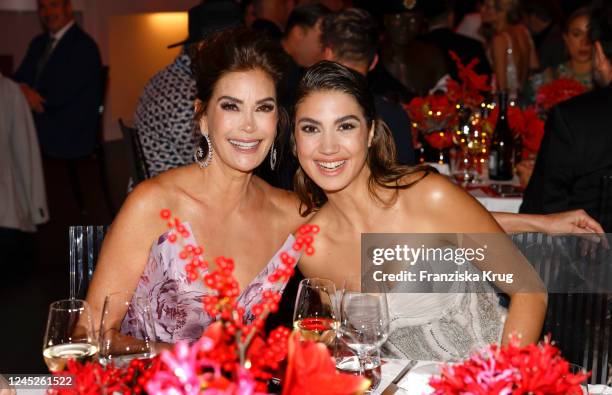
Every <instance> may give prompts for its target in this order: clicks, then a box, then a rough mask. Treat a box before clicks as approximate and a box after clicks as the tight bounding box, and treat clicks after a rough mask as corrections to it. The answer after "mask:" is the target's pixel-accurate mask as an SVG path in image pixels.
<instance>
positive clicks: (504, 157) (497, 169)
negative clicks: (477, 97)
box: [489, 91, 514, 181]
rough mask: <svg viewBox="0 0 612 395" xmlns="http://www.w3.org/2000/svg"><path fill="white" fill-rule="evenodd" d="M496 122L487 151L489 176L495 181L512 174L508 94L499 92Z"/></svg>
mask: <svg viewBox="0 0 612 395" xmlns="http://www.w3.org/2000/svg"><path fill="white" fill-rule="evenodd" d="M497 106H498V108H499V112H498V116H497V124H496V125H495V130H494V131H493V137H492V138H491V149H490V151H489V178H490V179H492V180H496V181H507V180H511V179H512V177H513V176H514V173H513V169H514V137H513V136H512V131H511V130H510V126H509V125H508V94H507V93H506V92H504V91H502V92H500V93H499V97H498V101H497Z"/></svg>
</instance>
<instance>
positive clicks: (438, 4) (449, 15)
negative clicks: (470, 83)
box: [419, 0, 492, 80]
mask: <svg viewBox="0 0 612 395" xmlns="http://www.w3.org/2000/svg"><path fill="white" fill-rule="evenodd" d="M420 7H421V9H422V11H423V15H424V16H425V18H426V19H427V21H428V23H429V32H428V33H425V34H423V35H421V36H419V39H420V40H421V41H424V42H427V43H430V44H434V45H435V46H437V47H438V48H440V49H441V50H442V52H443V53H444V56H445V58H446V63H447V67H448V71H449V74H450V76H451V77H452V78H453V79H455V80H457V79H458V77H459V76H458V71H457V66H456V64H455V61H454V60H453V59H452V58H451V56H450V54H449V51H453V52H455V53H456V54H457V56H459V58H460V59H461V63H463V64H464V65H467V64H468V63H469V62H470V61H472V59H478V61H479V62H478V64H477V65H476V67H475V71H476V72H477V73H478V74H486V75H490V74H491V73H492V69H491V65H490V64H489V60H488V59H487V55H486V53H485V50H484V47H483V46H482V43H481V42H480V41H477V40H474V39H472V38H469V37H466V36H464V35H461V34H458V33H455V32H454V31H452V30H451V27H452V26H453V19H454V12H453V2H452V1H451V0H427V1H424V2H423V3H422V5H421V6H420Z"/></svg>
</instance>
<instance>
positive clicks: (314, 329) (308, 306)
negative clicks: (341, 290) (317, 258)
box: [293, 278, 338, 347]
mask: <svg viewBox="0 0 612 395" xmlns="http://www.w3.org/2000/svg"><path fill="white" fill-rule="evenodd" d="M337 327H338V313H337V305H336V285H335V284H334V283H333V282H332V281H331V280H326V279H322V278H305V279H303V280H302V281H300V286H299V288H298V295H297V299H296V301H295V309H294V311H293V328H294V329H297V330H299V331H300V333H301V335H302V339H304V340H313V341H316V342H321V343H324V344H325V345H327V346H328V347H331V346H332V345H333V343H334V340H335V339H336V328H337Z"/></svg>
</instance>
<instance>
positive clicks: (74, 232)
mask: <svg viewBox="0 0 612 395" xmlns="http://www.w3.org/2000/svg"><path fill="white" fill-rule="evenodd" d="M107 229H108V226H106V225H100V226H93V225H87V226H84V225H83V226H82V225H79V226H71V227H70V228H69V229H68V239H69V245H70V268H69V276H70V299H85V296H86V295H87V289H88V288H89V283H90V281H91V277H92V276H93V272H94V269H95V267H96V263H97V261H98V255H99V253H100V248H101V247H102V241H103V240H104V236H105V235H106V230H107Z"/></svg>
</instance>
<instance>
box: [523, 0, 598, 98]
mask: <svg viewBox="0 0 612 395" xmlns="http://www.w3.org/2000/svg"><path fill="white" fill-rule="evenodd" d="M589 14H590V10H589V9H588V8H579V9H577V10H576V11H574V12H573V13H572V14H571V15H570V16H569V17H568V18H567V21H566V22H565V24H564V27H563V41H564V42H565V48H566V51H567V53H568V54H569V60H568V61H567V62H564V63H560V64H558V65H556V66H554V67H549V68H547V69H546V70H544V72H543V73H541V74H536V75H534V76H533V77H532V78H531V80H532V83H533V84H534V89H533V90H534V92H537V88H539V86H541V85H543V84H546V83H549V82H551V81H553V80H556V79H559V78H565V79H572V80H576V81H578V82H580V83H581V84H582V85H584V86H585V87H586V88H587V89H588V90H591V89H593V63H592V57H593V43H591V39H590V37H589Z"/></svg>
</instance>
